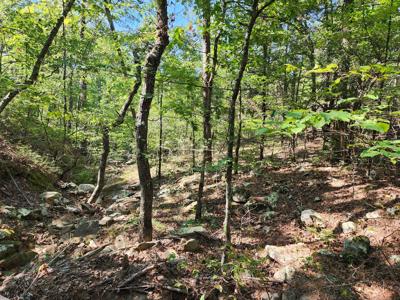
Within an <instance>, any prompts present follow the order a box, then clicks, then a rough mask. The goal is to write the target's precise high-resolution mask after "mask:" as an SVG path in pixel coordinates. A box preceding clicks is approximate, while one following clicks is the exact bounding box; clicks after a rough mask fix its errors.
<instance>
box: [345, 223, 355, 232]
mask: <svg viewBox="0 0 400 300" xmlns="http://www.w3.org/2000/svg"><path fill="white" fill-rule="evenodd" d="M342 230H343V233H353V232H356V231H357V225H356V223H354V222H351V221H349V222H344V223H342Z"/></svg>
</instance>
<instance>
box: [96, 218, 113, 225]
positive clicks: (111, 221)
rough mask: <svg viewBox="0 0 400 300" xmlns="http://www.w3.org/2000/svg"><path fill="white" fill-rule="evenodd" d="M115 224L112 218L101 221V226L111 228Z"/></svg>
mask: <svg viewBox="0 0 400 300" xmlns="http://www.w3.org/2000/svg"><path fill="white" fill-rule="evenodd" d="M113 222H114V219H113V218H112V217H110V216H104V217H103V218H102V219H101V220H100V221H99V225H100V226H109V225H111V224H112V223H113Z"/></svg>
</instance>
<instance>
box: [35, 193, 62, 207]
mask: <svg viewBox="0 0 400 300" xmlns="http://www.w3.org/2000/svg"><path fill="white" fill-rule="evenodd" d="M39 197H40V200H42V201H44V202H46V204H48V205H54V204H57V203H58V202H60V201H61V199H62V195H61V194H60V193H59V192H44V193H42V194H40V196H39Z"/></svg>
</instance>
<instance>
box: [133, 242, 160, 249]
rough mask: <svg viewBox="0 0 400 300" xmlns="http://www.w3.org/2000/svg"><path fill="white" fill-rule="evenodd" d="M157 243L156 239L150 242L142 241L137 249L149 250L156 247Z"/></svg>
mask: <svg viewBox="0 0 400 300" xmlns="http://www.w3.org/2000/svg"><path fill="white" fill-rule="evenodd" d="M156 244H157V242H154V241H150V242H143V243H140V244H138V245H137V246H136V248H135V250H136V251H144V250H148V249H150V248H152V247H154V246H155V245H156Z"/></svg>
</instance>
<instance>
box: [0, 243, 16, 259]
mask: <svg viewBox="0 0 400 300" xmlns="http://www.w3.org/2000/svg"><path fill="white" fill-rule="evenodd" d="M15 252H17V248H16V247H15V244H13V243H4V244H0V259H3V258H5V257H7V256H10V255H11V254H14V253H15Z"/></svg>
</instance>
